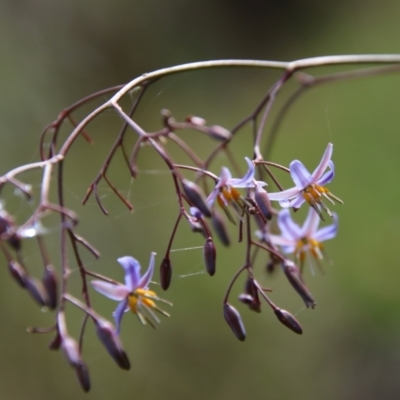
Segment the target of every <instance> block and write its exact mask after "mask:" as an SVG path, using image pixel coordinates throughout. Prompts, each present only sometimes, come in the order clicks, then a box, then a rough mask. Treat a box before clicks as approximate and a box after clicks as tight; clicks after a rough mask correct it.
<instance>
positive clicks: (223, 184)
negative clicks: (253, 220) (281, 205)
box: [191, 157, 266, 223]
mask: <svg viewBox="0 0 400 400" xmlns="http://www.w3.org/2000/svg"><path fill="white" fill-rule="evenodd" d="M245 160H246V163H247V165H248V167H249V168H248V170H247V172H246V174H245V175H244V176H243V177H242V178H232V174H231V171H230V170H229V168H227V167H222V169H221V174H220V176H219V179H218V182H217V184H216V185H215V187H214V189H213V190H212V191H211V193H210V194H209V196H208V197H207V199H206V203H207V206H208V207H209V208H212V206H213V205H214V203H215V201H217V202H218V204H219V205H220V206H221V207H222V209H223V210H224V211H225V213H226V215H227V217H228V218H229V220H230V221H231V222H233V223H235V220H234V219H233V217H232V215H231V214H230V211H229V209H228V208H227V207H228V206H229V205H231V206H232V207H233V208H234V209H235V211H236V212H237V213H238V215H241V214H242V212H243V211H244V210H245V205H246V204H247V203H246V199H245V198H244V197H243V196H242V194H241V193H240V191H239V190H237V189H247V188H256V187H257V188H261V187H263V186H265V185H266V183H265V182H262V181H257V180H256V179H255V178H254V175H255V165H254V164H253V162H252V161H251V160H250V158H248V157H245ZM249 206H251V204H249ZM191 214H192V215H193V216H195V217H197V218H198V217H201V216H202V214H201V212H200V211H199V210H198V209H197V208H195V207H192V208H191Z"/></svg>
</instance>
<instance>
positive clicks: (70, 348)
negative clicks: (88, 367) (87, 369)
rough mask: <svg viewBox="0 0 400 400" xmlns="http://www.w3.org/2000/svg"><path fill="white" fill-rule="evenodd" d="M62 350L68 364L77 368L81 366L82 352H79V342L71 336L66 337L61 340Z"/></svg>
mask: <svg viewBox="0 0 400 400" xmlns="http://www.w3.org/2000/svg"><path fill="white" fill-rule="evenodd" d="M61 349H62V351H63V353H64V355H65V357H66V358H67V360H68V362H69V363H70V364H71V365H72V366H73V367H77V366H78V365H79V364H81V363H82V362H83V361H82V358H81V352H80V350H79V345H78V342H77V341H76V340H75V339H73V338H72V337H71V336H64V337H63V338H62V340H61Z"/></svg>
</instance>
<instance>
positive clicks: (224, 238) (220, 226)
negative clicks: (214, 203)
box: [211, 210, 230, 246]
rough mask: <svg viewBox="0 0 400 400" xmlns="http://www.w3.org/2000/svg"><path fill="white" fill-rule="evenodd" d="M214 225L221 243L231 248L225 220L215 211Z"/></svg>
mask: <svg viewBox="0 0 400 400" xmlns="http://www.w3.org/2000/svg"><path fill="white" fill-rule="evenodd" d="M211 222H212V225H213V227H214V231H215V233H216V234H217V236H218V239H219V240H220V241H221V243H222V244H223V245H224V246H229V245H230V240H229V235H228V232H227V230H226V225H225V222H224V219H223V218H222V216H221V214H220V213H219V212H217V211H216V210H214V213H213V216H212V219H211Z"/></svg>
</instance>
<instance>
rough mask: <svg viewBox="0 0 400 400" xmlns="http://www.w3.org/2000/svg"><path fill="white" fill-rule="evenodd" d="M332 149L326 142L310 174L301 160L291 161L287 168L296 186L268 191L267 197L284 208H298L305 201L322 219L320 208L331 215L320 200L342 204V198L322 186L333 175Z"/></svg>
mask: <svg viewBox="0 0 400 400" xmlns="http://www.w3.org/2000/svg"><path fill="white" fill-rule="evenodd" d="M332 151H333V144H332V143H328V146H327V147H326V150H325V153H324V155H323V156H322V159H321V161H320V163H319V164H318V166H317V168H316V169H315V170H314V172H313V173H312V174H310V172H309V171H308V170H307V168H306V167H305V166H304V164H303V163H302V162H301V161H299V160H294V161H292V162H291V163H290V166H289V169H290V175H291V177H292V179H293V181H294V183H295V185H296V186H295V187H294V188H291V189H287V190H283V191H282V192H277V193H269V194H268V196H269V199H270V200H277V201H279V203H280V205H281V206H282V207H284V208H287V207H293V208H299V207H300V206H301V205H302V204H303V203H304V202H305V201H306V202H307V203H308V204H309V205H310V206H311V207H312V208H313V209H314V210H315V211H316V212H317V214H318V215H319V217H320V218H321V219H322V220H323V219H324V218H323V217H322V214H321V209H323V210H325V212H327V213H328V215H329V216H331V217H332V213H331V211H330V210H329V208H328V207H327V206H326V205H325V204H324V202H323V201H322V197H324V198H325V199H327V200H328V201H330V202H331V203H332V204H335V203H334V200H336V201H337V202H339V203H342V204H343V201H342V200H340V199H339V198H338V197H336V196H335V195H333V194H332V193H331V192H330V191H329V190H328V189H327V188H326V187H324V185H326V184H327V183H329V182H331V181H332V179H333V178H334V176H335V167H334V164H333V162H332V161H331V158H332ZM327 168H329V170H328V171H327V172H325V171H326V169H327Z"/></svg>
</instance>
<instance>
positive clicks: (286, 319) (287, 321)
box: [274, 308, 303, 335]
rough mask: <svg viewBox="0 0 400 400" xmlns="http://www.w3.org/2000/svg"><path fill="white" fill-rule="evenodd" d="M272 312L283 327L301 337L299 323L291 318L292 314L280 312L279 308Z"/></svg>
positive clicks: (301, 331) (284, 311)
mask: <svg viewBox="0 0 400 400" xmlns="http://www.w3.org/2000/svg"><path fill="white" fill-rule="evenodd" d="M274 312H275V315H276V316H277V318H278V319H279V321H280V322H282V324H283V325H285V326H286V327H288V328H289V329H290V330H292V331H293V332H294V333H297V334H298V335H301V334H302V333H303V329H302V328H301V325H300V323H299V322H298V321H297V319H296V318H295V317H293V315H292V314H290V312H288V311H286V310H282V309H280V308H276V309H275V310H274Z"/></svg>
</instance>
